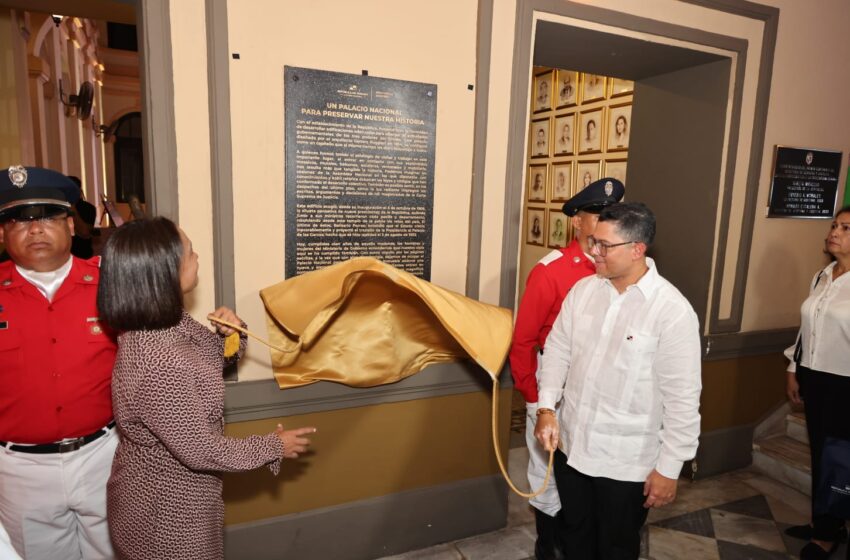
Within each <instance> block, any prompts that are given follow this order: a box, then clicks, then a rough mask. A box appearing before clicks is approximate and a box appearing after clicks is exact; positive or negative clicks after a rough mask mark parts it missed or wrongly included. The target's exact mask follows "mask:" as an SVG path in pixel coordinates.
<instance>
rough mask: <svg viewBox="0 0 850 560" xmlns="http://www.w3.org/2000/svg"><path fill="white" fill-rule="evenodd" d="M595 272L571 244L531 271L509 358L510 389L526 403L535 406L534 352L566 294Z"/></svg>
mask: <svg viewBox="0 0 850 560" xmlns="http://www.w3.org/2000/svg"><path fill="white" fill-rule="evenodd" d="M595 272H596V265H594V264H593V261H591V260H590V259H588V258H587V255H585V254H584V252H583V251H582V250H581V247H580V246H579V244H578V241H575V240H573V241H572V243H570V244H569V245H567V246H566V247H565V248H563V249H559V250H557V251H552V252H551V253H549V254H548V255H546V256H545V257H543V258H542V259H540V262H538V263H537V264H536V265H534V268H532V269H531V272H530V273H529V275H528V281H527V282H526V284H525V293H524V294H523V295H522V301H521V302H520V304H519V310H518V311H517V316H516V325H515V326H514V336H513V343H512V344H511V354H510V360H511V375H512V376H513V378H514V385H515V386H516V388H517V390H518V391H519V392H520V393H522V396H523V397H525V400H526V402H530V403H536V402H537V351H538V349H542V348H543V347H544V344H545V343H546V337H547V336H548V335H549V331H550V330H552V325H553V324H554V323H555V319H556V318H557V317H558V313H559V312H560V311H561V305H562V304H563V303H564V298H565V297H567V292H569V291H570V289H572V287H573V286H574V285H575V283H576V282H578V281H579V280H581V279H582V278H584V277H585V276H590V275H591V274H593V273H595Z"/></svg>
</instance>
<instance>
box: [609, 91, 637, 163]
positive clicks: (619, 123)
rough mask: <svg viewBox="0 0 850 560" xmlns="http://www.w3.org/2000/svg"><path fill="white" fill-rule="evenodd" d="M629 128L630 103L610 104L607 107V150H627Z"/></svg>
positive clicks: (630, 125)
mask: <svg viewBox="0 0 850 560" xmlns="http://www.w3.org/2000/svg"><path fill="white" fill-rule="evenodd" d="M631 129H632V104H631V103H624V104H622V105H611V106H610V107H609V108H608V135H607V139H608V145H607V148H608V151H609V152H624V151H626V150H628V149H629V132H630V131H631Z"/></svg>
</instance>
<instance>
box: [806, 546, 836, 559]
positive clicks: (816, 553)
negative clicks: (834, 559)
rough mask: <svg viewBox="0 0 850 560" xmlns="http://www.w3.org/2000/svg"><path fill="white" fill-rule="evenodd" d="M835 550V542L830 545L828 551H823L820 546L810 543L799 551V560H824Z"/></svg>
mask: <svg viewBox="0 0 850 560" xmlns="http://www.w3.org/2000/svg"><path fill="white" fill-rule="evenodd" d="M837 548H838V543H837V542H834V543H832V545H831V546H830V548H829V550H824V549H823V548H821V547H820V545H818V544H815V543H813V542H810V543H809V544H807V545H806V546H804V547H803V548H802V550H800V560H826V559H827V558H829V557H830V556H832V553H833V552H835V551H836V549H837Z"/></svg>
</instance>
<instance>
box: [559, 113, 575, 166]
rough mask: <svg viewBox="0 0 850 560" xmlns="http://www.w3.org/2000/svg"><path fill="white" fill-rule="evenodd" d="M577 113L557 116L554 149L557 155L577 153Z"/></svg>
mask: <svg viewBox="0 0 850 560" xmlns="http://www.w3.org/2000/svg"><path fill="white" fill-rule="evenodd" d="M575 130H576V114H575V113H567V114H565V115H558V116H556V117H555V134H554V136H555V140H554V146H553V151H554V154H555V155H556V156H557V155H570V154H573V153H575V149H576V148H575V139H576V135H575Z"/></svg>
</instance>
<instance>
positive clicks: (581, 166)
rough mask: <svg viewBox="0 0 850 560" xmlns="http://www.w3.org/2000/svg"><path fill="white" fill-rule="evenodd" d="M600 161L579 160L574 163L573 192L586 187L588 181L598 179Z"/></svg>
mask: <svg viewBox="0 0 850 560" xmlns="http://www.w3.org/2000/svg"><path fill="white" fill-rule="evenodd" d="M601 163H602V162H601V161H599V160H598V159H597V160H593V161H579V162H577V163H576V188H575V192H576V193H578V192H579V191H580V190H582V189H584V188H585V187H587V186H588V185H589V184H590V183H592V182H594V181H596V180H598V179H599V168H600V166H601Z"/></svg>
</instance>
